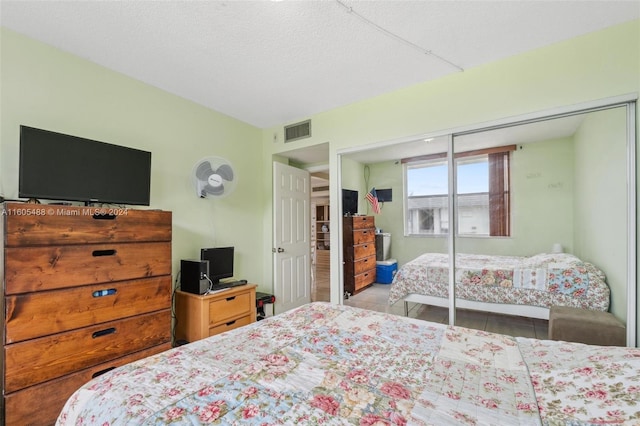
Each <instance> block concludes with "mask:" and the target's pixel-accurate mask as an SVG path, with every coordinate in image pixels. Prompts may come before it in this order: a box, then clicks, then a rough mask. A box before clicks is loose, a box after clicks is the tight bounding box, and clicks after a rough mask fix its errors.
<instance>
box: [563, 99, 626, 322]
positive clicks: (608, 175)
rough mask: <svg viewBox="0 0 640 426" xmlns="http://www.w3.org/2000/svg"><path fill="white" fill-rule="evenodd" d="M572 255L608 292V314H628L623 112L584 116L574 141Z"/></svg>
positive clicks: (613, 111)
mask: <svg viewBox="0 0 640 426" xmlns="http://www.w3.org/2000/svg"><path fill="white" fill-rule="evenodd" d="M575 153H576V155H575V170H576V173H575V194H576V197H575V212H576V214H575V218H576V219H575V221H574V225H575V229H574V230H575V247H576V248H575V252H576V254H577V255H578V256H580V258H582V259H585V260H587V261H589V262H592V263H594V264H595V265H596V266H598V267H599V268H600V269H602V270H603V271H604V272H605V273H606V276H607V282H608V283H609V286H610V287H611V312H612V313H613V314H614V315H615V316H616V317H618V318H619V319H621V320H623V321H624V320H625V318H626V314H627V292H626V291H627V287H626V282H627V234H628V233H627V218H628V215H627V211H628V203H627V168H626V158H627V155H626V110H625V108H616V109H611V110H606V111H600V112H596V113H592V114H589V115H588V116H587V117H586V118H585V120H584V122H583V123H582V126H580V129H578V132H577V134H576V136H575Z"/></svg>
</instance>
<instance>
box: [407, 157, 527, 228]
mask: <svg viewBox="0 0 640 426" xmlns="http://www.w3.org/2000/svg"><path fill="white" fill-rule="evenodd" d="M514 149H515V146H508V147H501V148H492V149H488V150H478V151H471V152H463V153H458V154H456V159H455V165H456V168H457V170H456V179H457V189H456V193H457V200H456V201H457V203H456V210H457V213H458V218H457V222H458V223H457V224H458V234H459V235H485V236H509V235H510V223H509V222H510V220H509V219H510V214H509V212H510V188H509V153H510V151H512V150H514ZM403 163H404V164H405V173H406V184H407V186H406V191H405V198H406V205H407V211H406V213H407V214H406V221H405V225H406V233H407V235H445V234H447V233H448V232H449V227H450V226H449V204H448V193H449V188H448V186H449V185H448V170H447V169H448V166H447V160H446V154H435V155H430V156H425V157H420V158H412V159H405V160H403Z"/></svg>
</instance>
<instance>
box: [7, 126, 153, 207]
mask: <svg viewBox="0 0 640 426" xmlns="http://www.w3.org/2000/svg"><path fill="white" fill-rule="evenodd" d="M150 189H151V153H150V152H148V151H142V150H139V149H134V148H128V147H124V146H119V145H113V144H109V143H105V142H100V141H96V140H91V139H85V138H81V137H77V136H71V135H65V134H62V133H56V132H52V131H49V130H42V129H36V128H33V127H28V126H20V163H19V181H18V196H19V197H21V198H39V199H45V200H64V201H84V202H85V204H87V205H88V204H90V203H111V204H131V205H143V206H148V205H149V198H150Z"/></svg>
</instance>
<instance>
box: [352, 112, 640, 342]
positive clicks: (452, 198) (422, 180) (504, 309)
mask: <svg viewBox="0 0 640 426" xmlns="http://www.w3.org/2000/svg"><path fill="white" fill-rule="evenodd" d="M634 107H635V105H633V104H627V103H620V104H617V105H611V106H598V107H597V108H593V109H592V110H582V111H575V112H571V113H567V112H563V114H562V115H557V116H548V117H536V118H535V119H529V120H526V121H523V120H520V121H518V122H512V123H506V122H505V123H501V124H500V125H495V126H491V127H486V126H483V127H482V128H480V127H479V128H476V129H472V130H465V131H461V132H458V133H453V134H451V135H442V136H436V137H428V138H420V139H415V140H409V141H406V142H402V143H395V144H392V145H391V144H390V145H385V144H381V145H379V146H376V147H375V148H369V149H366V150H356V151H353V152H349V153H343V154H340V157H341V160H340V162H339V163H340V164H341V178H340V182H341V186H342V188H346V189H349V190H357V191H358V192H359V194H360V195H361V197H360V206H359V213H361V214H372V213H371V211H370V206H369V205H368V203H367V201H366V200H365V198H364V195H365V194H366V193H367V192H368V191H370V190H371V189H372V188H388V189H391V190H392V191H393V195H394V197H393V201H392V202H390V203H382V208H381V212H380V214H377V215H375V220H376V227H377V228H379V229H381V230H382V231H384V232H389V233H391V235H392V237H391V257H392V258H394V259H395V260H397V262H398V268H399V272H398V274H399V276H398V279H399V278H402V275H406V276H409V277H410V278H409V279H407V282H409V284H407V285H406V288H404V289H401V290H397V289H396V288H394V287H396V285H395V282H394V285H391V286H390V300H391V302H395V303H394V304H393V305H392V308H391V310H392V311H393V307H396V309H397V307H398V306H402V305H403V304H404V305H406V306H407V308H408V309H409V310H411V313H409V315H410V316H416V317H420V318H423V319H427V320H432V321H438V322H447V323H455V324H457V325H462V326H466V327H475V328H483V329H484V328H486V327H487V322H488V321H493V322H495V323H494V324H489V329H490V330H491V331H497V332H504V333H507V334H511V333H510V327H512V326H514V325H517V324H518V321H520V319H519V318H533V319H540V321H542V322H543V323H544V321H545V319H546V318H548V309H547V308H546V306H548V305H549V303H552V304H553V303H558V304H564V303H567V304H573V305H574V306H581V307H584V308H589V309H598V310H609V311H611V312H612V313H613V314H614V315H615V316H616V317H617V318H618V319H620V320H622V321H623V322H627V321H628V320H631V321H632V323H631V329H632V330H631V331H630V333H628V334H629V335H632V337H631V340H633V338H634V337H633V336H635V332H634V331H633V330H635V300H636V293H635V289H634V287H633V286H634V285H635V168H634V167H635V137H634V136H635V135H632V134H631V133H632V132H630V131H629V129H630V127H632V126H634V124H633V123H631V124H629V121H633V120H634V118H635V114H634V113H630V108H634ZM632 111H633V109H632ZM365 171H366V172H365ZM629 176H632V177H633V178H632V179H629V178H628V177H629ZM418 258H420V259H421V261H420V262H419V263H418V264H417V265H413V269H411V270H408V269H407V266H408V265H411V264H414V262H415V261H416V260H417V259H418ZM630 259H632V260H630ZM450 271H455V273H452V272H450ZM396 281H397V280H396ZM419 281H423V282H422V283H420V282H419ZM454 282H456V286H455V293H456V298H455V307H456V309H455V310H452V309H451V307H452V305H453V304H452V303H451V301H450V300H449V299H448V296H449V294H450V293H451V291H452V290H453V283H454ZM549 290H551V291H549ZM572 299H573V301H571V300H572ZM405 300H406V301H409V303H408V304H407V303H405V302H404V301H405ZM630 300H631V301H630ZM470 301H471V302H470ZM418 310H420V312H418ZM487 312H490V313H492V315H490V316H488V315H484V314H485V313H487ZM531 337H541V336H536V335H535V334H533V335H532V336H531ZM542 337H543V336H542Z"/></svg>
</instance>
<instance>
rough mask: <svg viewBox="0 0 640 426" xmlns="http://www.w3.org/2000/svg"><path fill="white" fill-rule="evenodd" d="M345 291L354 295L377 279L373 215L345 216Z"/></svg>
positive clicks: (343, 230)
mask: <svg viewBox="0 0 640 426" xmlns="http://www.w3.org/2000/svg"><path fill="white" fill-rule="evenodd" d="M342 225H343V229H342V232H343V256H344V291H345V292H347V293H349V294H351V295H353V294H356V293H358V292H359V291H361V290H362V289H364V288H365V287H367V286H369V285H371V284H373V283H374V282H375V281H376V235H375V234H376V225H375V220H374V218H373V216H346V217H344V218H343V223H342Z"/></svg>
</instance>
